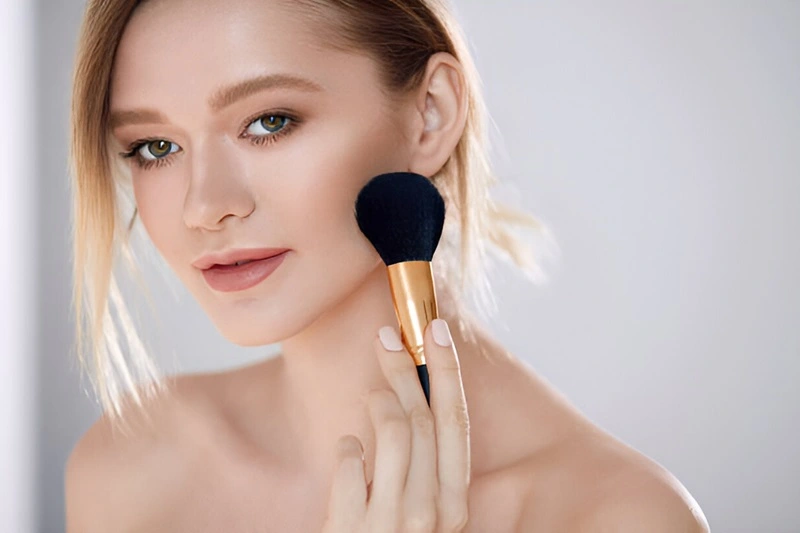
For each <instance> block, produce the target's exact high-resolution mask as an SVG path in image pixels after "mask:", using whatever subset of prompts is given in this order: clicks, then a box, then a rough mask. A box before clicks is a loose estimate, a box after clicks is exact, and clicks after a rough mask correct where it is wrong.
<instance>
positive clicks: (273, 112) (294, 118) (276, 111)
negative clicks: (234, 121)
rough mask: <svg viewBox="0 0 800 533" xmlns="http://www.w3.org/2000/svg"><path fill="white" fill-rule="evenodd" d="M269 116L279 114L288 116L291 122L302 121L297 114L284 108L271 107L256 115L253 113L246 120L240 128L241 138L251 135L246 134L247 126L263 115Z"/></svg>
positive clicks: (297, 122)
mask: <svg viewBox="0 0 800 533" xmlns="http://www.w3.org/2000/svg"><path fill="white" fill-rule="evenodd" d="M269 116H278V117H285V118H288V119H289V121H290V122H293V123H294V124H295V125H297V124H299V123H300V119H299V118H297V116H296V115H295V114H294V113H292V112H290V111H286V110H283V109H269V110H267V111H261V112H259V113H256V114H254V115H251V116H250V117H249V118H247V119H245V120H244V123H243V125H242V126H241V127H240V128H239V137H240V138H245V139H246V138H247V137H251V135H245V134H246V133H247V128H249V127H250V124H252V123H253V122H255V121H256V120H258V119H260V118H262V117H269Z"/></svg>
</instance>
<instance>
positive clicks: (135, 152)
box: [119, 112, 300, 170]
mask: <svg viewBox="0 0 800 533" xmlns="http://www.w3.org/2000/svg"><path fill="white" fill-rule="evenodd" d="M268 117H275V118H284V119H286V121H285V122H284V125H283V127H282V128H281V129H279V130H278V131H276V132H275V133H270V134H267V135H252V134H247V135H245V132H246V131H247V129H248V128H249V127H250V125H252V124H253V123H254V122H256V121H258V120H261V119H262V118H268ZM299 123H300V121H299V120H298V119H296V118H295V117H293V116H291V115H288V114H280V113H278V112H267V113H259V114H258V115H255V116H254V117H252V118H250V119H248V120H247V121H246V122H245V127H244V131H242V133H240V134H239V138H244V139H249V140H250V142H251V143H252V144H254V145H258V146H261V145H264V144H266V145H271V144H273V143H275V142H276V141H277V140H278V139H279V138H280V137H284V136H286V135H288V134H289V133H291V131H292V130H293V129H294V128H295V127H297V125H298V124H299ZM154 141H166V139H161V138H159V137H146V138H144V139H139V140H137V141H134V142H133V143H131V144H130V145H128V150H127V151H126V152H120V154H119V155H120V156H122V157H123V158H125V159H133V161H134V163H136V165H137V166H138V167H139V168H141V169H143V170H149V169H151V168H153V167H156V168H160V167H163V166H166V165H169V164H171V162H172V157H170V156H171V155H173V154H175V153H178V152H180V151H181V150H178V151H177V152H170V153H169V154H167V155H165V156H164V157H157V158H156V159H145V158H143V157H142V156H141V155H139V149H140V148H141V147H142V146H145V145H147V144H150V143H151V142H154ZM167 142H169V143H171V144H174V143H172V141H167Z"/></svg>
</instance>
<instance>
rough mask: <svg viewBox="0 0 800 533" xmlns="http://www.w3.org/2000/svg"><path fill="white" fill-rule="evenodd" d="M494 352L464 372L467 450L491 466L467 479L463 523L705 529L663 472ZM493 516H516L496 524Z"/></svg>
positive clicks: (618, 532)
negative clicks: (475, 369)
mask: <svg viewBox="0 0 800 533" xmlns="http://www.w3.org/2000/svg"><path fill="white" fill-rule="evenodd" d="M495 351H496V353H498V354H502V350H501V349H500V348H499V347H495ZM495 359H499V360H500V361H501V364H499V365H495V366H487V367H484V368H483V369H482V372H481V373H480V376H479V377H480V379H477V378H475V377H471V376H467V378H466V380H465V388H467V385H469V392H468V395H469V394H470V393H471V394H472V395H473V398H474V400H475V401H470V400H471V398H468V402H469V403H470V422H471V425H472V428H473V430H474V431H473V432H472V434H471V439H472V441H473V444H474V451H475V450H482V451H483V452H480V453H481V455H480V456H476V455H475V453H479V452H477V451H476V452H475V453H473V457H474V458H475V457H477V458H478V459H480V460H481V463H483V464H487V465H489V467H487V468H482V469H480V472H479V475H478V476H477V477H473V480H472V482H473V485H472V487H473V489H472V490H473V496H472V497H471V499H470V528H469V531H475V532H478V531H486V530H489V529H490V528H491V530H494V531H515V532H520V533H522V532H524V533H533V532H540V531H541V532H547V531H564V532H573V533H580V532H584V531H587V532H589V531H591V532H603V531H608V532H612V531H613V532H615V533H625V532H627V531H631V532H640V531H649V532H653V533H659V532H662V531H663V532H665V533H666V532H685V533H706V532H708V531H709V528H708V524H707V522H706V519H705V517H704V516H703V512H702V511H701V510H700V507H699V506H698V504H697V502H696V501H695V500H694V498H693V497H692V496H691V494H689V492H688V491H687V490H686V488H685V487H684V486H683V485H682V484H681V483H680V481H678V479H676V478H675V476H673V475H672V474H671V473H670V472H669V471H667V470H666V469H665V468H663V467H662V466H661V465H659V464H658V463H657V462H655V461H653V460H652V459H650V458H648V457H647V456H645V455H644V454H642V453H640V452H638V451H637V450H635V449H633V448H632V447H630V446H628V445H626V444H625V443H624V442H622V441H621V440H619V439H616V438H615V437H613V436H612V435H610V434H609V433H607V432H605V431H604V430H602V429H601V428H599V427H598V426H597V425H595V424H594V423H593V422H592V421H591V420H589V419H588V418H587V417H586V416H585V415H583V413H581V412H580V411H579V410H578V409H577V408H575V407H574V406H573V405H572V404H571V403H570V402H569V401H568V400H567V399H566V397H564V396H563V395H562V394H561V393H559V392H558V391H557V390H556V389H555V388H554V387H553V386H552V385H551V384H550V383H549V382H548V381H547V380H546V379H544V378H543V377H542V376H540V375H539V374H537V373H536V372H535V371H534V370H533V369H532V368H531V367H529V366H527V365H526V364H522V363H521V362H520V360H519V359H516V358H513V357H506V358H502V357H500V358H498V357H495ZM467 380H468V381H469V383H468V382H467ZM496 390H502V391H503V394H502V395H498V394H495V393H493V392H492V391H496ZM473 413H474V415H475V416H474V417H473ZM473 421H474V424H473ZM509 494H516V495H518V497H516V498H509V496H508V495H509ZM498 509H502V510H503V512H502V513H499V514H498V513H490V512H489V511H490V510H492V511H494V510H498ZM490 514H491V515H492V518H491V520H490V519H489V518H488V517H489V515H490ZM497 516H507V517H512V518H511V519H510V520H508V521H507V522H503V523H502V524H498V523H497Z"/></svg>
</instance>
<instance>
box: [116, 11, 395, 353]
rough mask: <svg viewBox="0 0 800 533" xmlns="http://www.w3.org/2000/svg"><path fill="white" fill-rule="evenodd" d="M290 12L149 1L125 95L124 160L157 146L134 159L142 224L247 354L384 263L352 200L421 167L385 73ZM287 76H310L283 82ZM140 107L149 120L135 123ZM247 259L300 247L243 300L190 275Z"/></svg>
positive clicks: (121, 106)
mask: <svg viewBox="0 0 800 533" xmlns="http://www.w3.org/2000/svg"><path fill="white" fill-rule="evenodd" d="M287 5H290V3H283V2H278V1H264V0H206V1H204V2H202V5H200V4H198V3H197V2H193V1H191V0H169V1H166V0H152V1H150V2H148V3H146V4H143V5H142V6H140V7H139V8H138V9H137V11H136V12H135V13H134V15H133V17H132V18H131V20H130V22H129V23H128V26H127V28H126V30H125V33H124V35H123V38H122V41H121V43H120V46H119V49H118V51H117V55H116V59H115V65H114V72H113V77H112V84H111V97H110V108H111V115H112V119H111V124H110V125H111V127H112V128H113V129H112V131H113V136H114V139H115V140H116V141H117V142H118V143H119V146H118V147H117V148H119V150H117V151H118V152H120V151H127V150H128V149H129V147H130V145H131V144H132V143H137V142H139V143H143V144H140V145H139V148H137V149H136V151H135V155H134V156H133V157H130V158H127V159H124V162H125V163H124V164H125V165H127V166H129V168H130V172H131V178H132V180H133V187H134V192H135V198H136V202H137V207H138V210H139V216H140V217H141V220H142V223H143V224H144V226H145V228H146V230H147V232H148V234H149V236H150V238H151V239H152V241H153V243H154V244H155V246H156V247H157V249H158V250H159V252H160V253H161V254H162V256H163V257H164V258H165V260H166V261H167V262H168V263H169V265H170V266H171V267H172V269H174V271H175V272H176V273H177V275H178V276H179V277H180V279H181V280H182V281H183V283H185V284H186V286H187V287H188V288H189V290H190V291H191V292H192V293H193V294H194V295H195V297H196V298H197V300H198V301H199V302H200V305H201V306H202V307H203V308H204V309H205V311H206V312H207V313H208V314H209V315H210V317H211V318H212V320H213V321H214V323H215V324H216V326H217V327H218V328H219V330H220V331H221V332H222V334H223V335H224V336H225V337H226V338H228V339H229V340H231V341H232V342H235V343H237V344H241V345H244V346H253V345H261V344H268V343H272V342H277V341H280V340H281V339H285V338H287V337H290V336H292V335H294V334H296V333H298V332H299V331H301V330H302V329H303V328H305V327H306V326H308V325H309V324H311V323H312V322H313V321H314V320H315V319H317V318H318V317H319V316H320V315H322V314H323V313H325V312H326V311H329V310H330V309H332V308H333V307H334V306H335V305H336V304H337V303H338V302H340V301H342V300H343V299H345V298H346V297H347V296H348V295H349V294H350V293H352V292H353V291H354V290H355V289H356V288H357V287H358V285H360V284H361V283H363V281H364V280H365V279H366V278H367V276H368V275H369V274H370V273H371V272H373V271H374V269H375V268H379V267H381V262H380V258H379V257H378V255H377V253H376V252H375V250H374V249H373V248H372V246H371V245H370V243H369V241H367V240H366V238H365V237H364V236H363V235H362V234H361V232H360V231H359V229H358V226H357V224H356V222H355V219H354V215H353V206H354V201H355V198H356V196H357V194H358V192H359V190H360V189H361V187H362V186H363V185H364V184H365V183H366V182H367V181H368V180H369V179H370V178H371V177H373V176H375V175H377V174H381V173H383V172H389V171H395V170H405V169H406V162H407V161H406V159H405V157H406V156H405V152H406V149H405V147H404V144H403V143H404V141H403V132H402V131H401V128H402V126H401V124H403V121H402V120H401V119H400V113H401V111H399V110H398V111H394V112H392V111H390V110H389V108H388V100H387V99H386V97H385V96H384V95H383V94H382V93H381V91H380V89H379V87H380V85H379V79H378V72H377V70H376V65H375V63H374V62H373V61H372V60H371V59H369V58H367V57H365V56H361V55H351V54H346V53H344V52H339V51H335V50H334V49H332V48H329V47H327V46H326V45H325V43H323V42H321V41H319V40H318V38H316V37H315V33H317V34H318V33H319V32H318V31H317V32H315V28H314V27H313V26H312V25H311V24H310V23H309V22H308V21H304V20H303V19H301V18H300V17H299V16H297V15H296V14H292V13H291V11H290V9H291V8H287V7H286V6H287ZM277 75H280V76H290V77H292V78H300V79H303V80H307V81H306V82H303V83H302V84H301V85H297V86H295V85H293V84H291V83H285V82H284V83H281V82H280V80H279V81H278V82H275V81H274V80H273V81H272V82H270V78H269V77H270V76H277ZM264 77H266V78H264ZM259 78H260V79H261V82H256V83H254V84H252V85H251V86H250V87H249V88H250V89H254V88H257V89H258V90H254V91H250V90H248V88H247V87H246V86H245V87H244V88H242V86H239V89H235V90H233V91H232V92H228V91H227V90H226V89H225V88H227V87H231V86H237V84H239V83H241V82H243V81H245V80H251V79H259ZM135 110H138V111H142V110H147V111H146V112H144V113H142V114H140V115H139V116H138V119H137V120H133V121H131V120H130V119H131V118H132V117H134V116H135V115H134V114H131V113H128V112H130V111H135ZM123 112H124V113H123ZM156 115H157V117H156ZM126 119H128V120H126ZM139 163H142V164H144V165H146V167H141V166H139ZM239 248H288V249H290V250H291V251H290V252H288V254H286V256H285V258H284V261H283V263H282V264H281V266H279V267H278V269H277V270H275V271H274V273H272V275H270V276H269V277H268V278H266V279H265V280H264V281H262V282H261V283H260V284H258V285H256V286H254V287H252V288H250V289H247V290H243V291H236V292H221V291H217V290H214V289H212V288H211V287H210V286H209V285H208V284H207V282H206V281H205V278H204V276H203V274H202V271H201V270H200V269H198V268H197V267H195V266H193V265H192V263H193V262H194V261H196V260H197V259H198V258H199V257H201V256H203V255H205V254H208V253H212V252H219V251H227V250H230V249H239Z"/></svg>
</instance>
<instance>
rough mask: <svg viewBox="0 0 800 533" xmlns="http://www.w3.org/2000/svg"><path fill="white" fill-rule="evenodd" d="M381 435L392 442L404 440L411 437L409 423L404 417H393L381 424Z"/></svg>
mask: <svg viewBox="0 0 800 533" xmlns="http://www.w3.org/2000/svg"><path fill="white" fill-rule="evenodd" d="M379 431H380V433H381V435H382V436H383V437H384V438H385V439H386V440H388V441H390V442H404V441H405V440H408V439H409V437H410V430H409V427H408V423H407V422H406V421H405V419H403V418H397V417H392V418H389V419H387V420H386V421H384V422H383V424H381V427H380V430H379Z"/></svg>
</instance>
